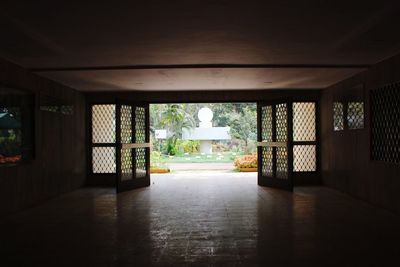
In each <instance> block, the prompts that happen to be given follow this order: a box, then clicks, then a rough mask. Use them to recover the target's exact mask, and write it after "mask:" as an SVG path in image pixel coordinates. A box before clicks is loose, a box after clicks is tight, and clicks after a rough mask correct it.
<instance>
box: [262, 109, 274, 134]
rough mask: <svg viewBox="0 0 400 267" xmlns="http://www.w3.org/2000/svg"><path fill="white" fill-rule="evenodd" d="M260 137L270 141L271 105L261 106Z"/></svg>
mask: <svg viewBox="0 0 400 267" xmlns="http://www.w3.org/2000/svg"><path fill="white" fill-rule="evenodd" d="M261 127H262V129H261V138H262V141H268V142H271V141H272V106H263V107H262V108H261Z"/></svg>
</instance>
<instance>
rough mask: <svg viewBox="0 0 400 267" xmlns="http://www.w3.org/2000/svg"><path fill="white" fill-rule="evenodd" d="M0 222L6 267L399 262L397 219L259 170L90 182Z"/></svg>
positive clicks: (338, 195)
mask: <svg viewBox="0 0 400 267" xmlns="http://www.w3.org/2000/svg"><path fill="white" fill-rule="evenodd" d="M0 227H1V228H0V229H1V230H0V238H1V239H0V240H1V241H0V242H1V243H0V246H1V247H0V249H1V250H0V255H1V259H0V266H319V267H322V266H400V265H399V261H400V257H399V255H400V218H399V217H398V216H397V215H394V214H391V213H390V212H387V211H383V210H380V209H378V208H375V207H372V206H370V205H368V204H366V203H364V202H361V201H358V200H356V199H353V198H351V197H348V196H346V195H344V194H342V193H339V192H336V191H334V190H331V189H328V188H325V187H300V188H296V190H295V192H294V193H289V192H285V191H280V190H276V189H271V188H263V187H259V186H257V185H256V176H255V174H254V173H248V174H240V173H231V174H224V173H213V174H210V173H208V174H207V173H202V172H198V173H196V174H192V175H188V174H187V173H185V174H170V175H153V176H152V185H151V186H150V187H148V188H144V189H138V190H135V191H131V192H125V193H121V194H119V195H116V194H115V193H114V191H113V190H112V189H101V188H84V189H81V190H77V191H75V192H72V193H69V194H65V195H63V196H62V197H59V198H56V199H53V200H51V201H49V202H47V203H45V204H43V205H41V206H38V207H35V208H32V209H29V210H26V211H24V212H21V213H18V214H15V215H12V216H9V217H6V218H2V219H1V220H0ZM391 261H393V263H391V264H389V262H391Z"/></svg>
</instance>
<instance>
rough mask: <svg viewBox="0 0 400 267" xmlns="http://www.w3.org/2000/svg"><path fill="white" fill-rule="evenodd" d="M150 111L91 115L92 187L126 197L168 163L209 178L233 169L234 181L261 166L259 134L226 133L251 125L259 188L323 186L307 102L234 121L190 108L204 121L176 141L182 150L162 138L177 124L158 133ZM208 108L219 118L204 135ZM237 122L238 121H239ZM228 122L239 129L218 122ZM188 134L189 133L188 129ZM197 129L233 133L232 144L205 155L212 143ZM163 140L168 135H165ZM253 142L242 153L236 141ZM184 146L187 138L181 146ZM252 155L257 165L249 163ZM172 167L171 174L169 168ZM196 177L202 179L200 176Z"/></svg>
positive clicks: (94, 109)
mask: <svg viewBox="0 0 400 267" xmlns="http://www.w3.org/2000/svg"><path fill="white" fill-rule="evenodd" d="M149 104H150V103H149V102H141V103H139V102H135V101H126V102H122V101H118V102H117V103H92V104H91V105H90V106H89V108H90V111H91V112H90V113H89V116H90V117H89V121H90V124H89V134H88V136H89V151H90V152H89V153H88V156H89V157H88V160H89V164H90V165H89V166H90V168H89V169H88V172H89V177H90V181H93V182H92V183H91V184H96V185H116V187H117V191H118V192H120V191H125V190H130V189H133V188H138V187H144V186H148V185H150V184H151V182H150V172H151V168H150V167H151V166H153V167H163V160H165V163H167V164H168V163H170V164H171V163H193V164H194V163H198V164H199V163H205V168H204V170H205V171H209V170H210V169H211V170H212V168H211V166H212V165H211V164H212V163H220V164H222V163H227V168H225V170H223V171H228V172H229V173H231V174H234V173H237V171H238V168H240V167H245V168H246V167H254V165H252V164H251V162H252V161H251V160H252V159H251V158H250V157H253V159H254V156H255V154H254V151H255V143H254V140H255V139H254V128H252V129H253V130H250V131H248V132H244V133H243V132H242V133H241V134H238V133H235V130H233V129H229V131H227V129H226V127H233V126H232V125H234V124H239V125H240V126H241V127H242V128H244V129H245V128H246V127H244V126H245V125H249V127H253V126H254V127H257V130H256V133H257V139H256V140H257V143H256V145H257V156H256V162H257V177H258V184H259V185H263V186H273V187H279V188H285V189H288V190H292V188H293V185H294V183H296V184H300V183H302V182H303V181H304V182H303V183H302V184H310V181H311V183H312V180H313V179H315V180H318V176H319V170H320V167H319V165H320V162H319V160H318V159H319V156H318V154H319V149H318V132H317V129H318V127H317V121H318V119H317V117H318V116H317V115H318V113H317V103H316V102H312V101H306V102H302V101H299V100H297V101H295V102H293V101H291V100H290V99H289V100H288V99H286V100H285V99H276V100H271V101H258V102H257V105H255V104H252V103H250V104H251V105H253V106H248V105H249V104H247V106H246V105H244V106H242V107H240V108H237V109H236V111H235V112H233V113H229V112H220V114H224V116H223V115H215V114H214V111H213V110H212V109H211V108H214V109H215V110H217V112H218V108H219V109H221V110H222V111H224V108H221V107H218V105H222V104H219V103H211V104H200V105H199V104H196V105H194V106H187V107H186V108H187V109H189V108H192V109H193V110H192V111H191V112H192V113H191V115H190V113H189V114H188V116H187V117H188V118H191V119H192V120H196V119H197V121H195V122H194V123H193V125H192V128H190V127H189V129H186V130H187V131H186V133H185V134H184V132H183V131H181V132H180V133H179V134H178V135H177V136H176V139H177V140H175V141H176V142H175V141H174V140H172V141H171V142H169V143H170V144H171V143H172V142H175V143H174V144H175V146H171V145H170V144H169V143H168V140H167V137H168V135H167V132H165V140H160V139H161V138H156V130H161V131H162V130H164V131H166V130H168V129H167V128H170V129H172V128H173V127H172V123H173V122H172V121H168V120H167V121H165V122H164V123H163V126H164V127H165V128H162V127H158V126H157V125H150V105H149ZM242 104H243V103H242ZM244 104H246V103H244ZM166 105H167V104H166ZM186 105H189V104H186ZM235 105H238V106H240V105H241V103H232V104H231V107H230V108H232V109H233V110H235ZM255 106H257V109H256V112H255V114H254V113H252V114H251V115H249V116H246V114H245V113H246V112H254V107H255ZM167 108H169V109H172V110H167V111H166V112H171V113H172V114H173V113H174V112H175V113H178V114H180V113H179V112H181V111H180V110H177V109H178V108H180V107H177V106H176V104H168V105H167ZM202 108H209V109H211V112H212V113H213V114H212V116H211V117H212V118H211V119H207V117H210V116H209V115H210V114H208V115H207V113H210V112H209V111H205V115H204V116H205V117H204V118H203V120H202V122H204V123H206V124H207V123H208V124H211V126H212V127H208V128H207V127H203V128H201V127H200V122H201V121H200V119H199V116H198V113H199V111H200V109H202ZM174 109H175V110H174ZM243 110H245V111H243ZM246 110H247V111H246ZM196 112H197V114H196ZM155 113H156V115H157V116H160V115H161V114H163V113H165V112H161V111H156V112H155ZM228 114H229V115H228ZM235 114H236V115H235ZM214 116H215V117H214ZM235 116H236V117H237V120H233V118H235ZM227 117H228V118H229V119H230V120H232V121H234V124H230V125H228V124H226V123H225V124H223V123H221V124H217V123H216V122H215V121H216V120H220V121H223V120H227ZM157 119H159V120H161V117H159V118H157V117H154V118H153V119H152V121H153V120H157ZM171 119H172V120H175V117H174V116H171ZM254 120H256V122H254ZM152 123H154V122H152ZM214 126H215V127H214ZM182 128H188V127H180V129H182ZM196 128H199V130H200V131H205V132H206V136H207V134H208V133H209V132H212V131H214V130H212V129H213V128H222V129H225V133H226V134H228V133H229V136H230V139H228V138H221V137H213V138H214V139H215V140H214V139H213V138H210V139H211V140H205V141H207V142H208V143H207V142H205V144H203V152H202V149H201V147H202V146H201V144H200V141H201V140H204V139H200V138H194V137H193V132H194V133H196V131H195V129H196ZM200 128H201V129H200ZM204 129H205V130H204ZM236 131H237V130H236ZM158 134H161V135H162V133H160V132H158ZM245 134H248V138H247V140H243V139H242V140H241V146H240V145H239V146H238V144H237V141H235V140H234V138H232V137H235V136H238V137H239V138H243V135H245ZM184 136H186V138H184ZM194 136H196V135H194ZM158 137H160V136H158ZM178 138H180V141H179V142H178ZM202 138H204V136H203V137H202ZM218 138H220V139H218ZM210 141H211V142H210ZM235 142H236V143H235ZM243 144H245V146H243ZM185 149H186V150H185ZM207 149H211V152H212V153H206V152H204V151H207ZM151 150H153V151H157V150H158V153H159V154H158V156H159V159H158V162H157V159H155V158H154V157H157V155H153V157H151V153H152V151H151ZM202 153H203V154H202ZM154 154H156V153H154ZM246 155H247V156H248V157H249V158H246V157H247V156H246ZM240 156H245V158H244V159H242V161H243V163H244V165H245V166H235V165H234V161H235V159H237V158H239V157H240ZM249 161H250V162H249ZM167 164H165V165H167ZM228 165H229V166H228ZM195 166H196V165H195ZM198 166H199V165H198ZM166 167H167V168H168V165H167V166H166ZM193 170H194V171H196V173H195V175H196V176H198V174H199V168H197V170H196V168H194V169H193ZM254 175H256V173H254Z"/></svg>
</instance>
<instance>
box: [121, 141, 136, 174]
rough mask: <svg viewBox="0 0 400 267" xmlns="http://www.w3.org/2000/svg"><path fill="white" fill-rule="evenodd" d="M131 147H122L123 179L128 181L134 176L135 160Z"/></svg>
mask: <svg viewBox="0 0 400 267" xmlns="http://www.w3.org/2000/svg"><path fill="white" fill-rule="evenodd" d="M132 152H133V149H131V148H122V149H121V181H127V180H131V179H133V178H134V176H133V175H134V174H133V160H132Z"/></svg>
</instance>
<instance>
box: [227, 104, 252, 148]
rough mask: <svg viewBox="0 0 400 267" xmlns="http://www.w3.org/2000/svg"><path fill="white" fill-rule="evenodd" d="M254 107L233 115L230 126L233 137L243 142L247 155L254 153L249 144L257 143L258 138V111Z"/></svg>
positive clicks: (243, 109)
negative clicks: (251, 142)
mask: <svg viewBox="0 0 400 267" xmlns="http://www.w3.org/2000/svg"><path fill="white" fill-rule="evenodd" d="M253 106H254V105H253ZM253 106H245V107H243V108H242V109H241V111H240V112H233V113H231V122H230V125H229V126H230V127H231V130H230V133H231V136H232V137H234V138H236V139H240V140H243V142H244V151H245V152H246V153H250V152H252V151H251V148H250V146H249V142H250V141H253V142H255V141H256V138H257V129H256V125H257V111H256V109H255V107H253Z"/></svg>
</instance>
